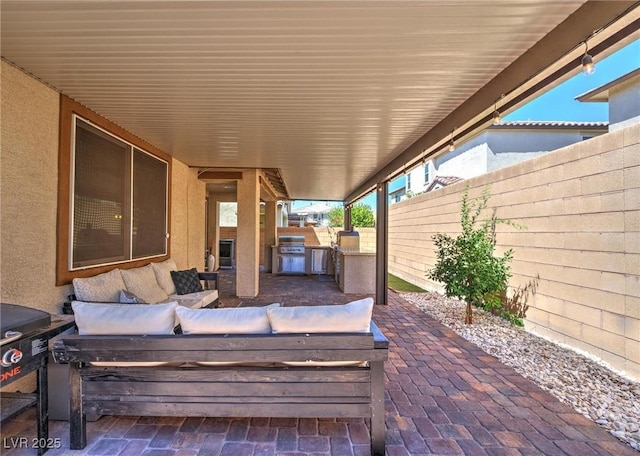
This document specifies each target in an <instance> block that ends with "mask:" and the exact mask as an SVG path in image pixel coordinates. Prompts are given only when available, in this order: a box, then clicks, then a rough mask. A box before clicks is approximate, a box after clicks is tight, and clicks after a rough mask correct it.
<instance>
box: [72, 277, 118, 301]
mask: <svg viewBox="0 0 640 456" xmlns="http://www.w3.org/2000/svg"><path fill="white" fill-rule="evenodd" d="M123 289H126V285H125V283H124V281H123V280H122V275H121V274H120V269H114V270H112V271H109V272H105V273H103V274H98V275H97V276H94V277H87V278H76V279H73V292H74V293H75V295H76V299H77V300H79V301H88V302H119V300H120V290H123Z"/></svg>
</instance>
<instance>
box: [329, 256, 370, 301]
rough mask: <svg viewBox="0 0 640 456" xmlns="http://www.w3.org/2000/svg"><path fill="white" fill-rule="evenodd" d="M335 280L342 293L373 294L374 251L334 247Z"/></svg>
mask: <svg viewBox="0 0 640 456" xmlns="http://www.w3.org/2000/svg"><path fill="white" fill-rule="evenodd" d="M335 253H336V269H337V270H336V281H337V282H338V286H339V287H340V289H341V290H342V291H343V292H344V293H358V294H375V292H376V252H374V251H372V250H366V249H341V248H340V247H337V248H336V252H335Z"/></svg>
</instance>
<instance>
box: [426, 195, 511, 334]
mask: <svg viewBox="0 0 640 456" xmlns="http://www.w3.org/2000/svg"><path fill="white" fill-rule="evenodd" d="M468 191H469V189H468V188H467V190H465V192H464V194H463V195H462V207H461V211H460V212H461V218H460V222H461V227H462V233H461V234H460V235H458V236H457V237H455V238H454V237H452V236H450V235H448V234H442V233H438V234H436V235H435V236H433V240H434V243H435V245H436V264H435V267H434V268H433V269H431V270H430V271H429V273H428V274H427V276H428V277H429V278H430V279H432V280H437V281H439V282H442V283H444V287H445V292H446V295H447V296H449V297H457V298H460V299H462V300H464V301H465V302H466V303H467V309H466V316H465V323H467V324H471V323H472V321H473V317H472V305H474V306H477V307H481V308H484V309H486V310H489V311H491V310H493V309H498V308H500V307H502V301H501V299H500V294H501V292H504V291H505V290H506V289H507V286H508V284H509V278H510V277H511V272H510V268H509V262H510V261H511V259H512V257H513V251H512V250H511V249H509V250H507V251H506V252H505V253H504V254H503V255H502V256H501V257H497V256H495V255H494V251H495V227H496V224H498V223H506V224H509V225H513V226H516V227H518V228H520V227H519V226H518V225H516V224H514V223H513V222H511V221H510V220H503V219H498V218H497V217H496V215H495V211H494V213H493V215H492V216H491V217H490V218H489V219H486V220H484V221H480V220H479V217H480V214H481V213H482V211H484V210H485V209H486V207H487V202H488V201H489V196H490V195H489V189H488V188H485V190H484V191H483V193H482V195H481V196H480V197H478V198H476V199H473V200H471V201H470V200H469V197H468Z"/></svg>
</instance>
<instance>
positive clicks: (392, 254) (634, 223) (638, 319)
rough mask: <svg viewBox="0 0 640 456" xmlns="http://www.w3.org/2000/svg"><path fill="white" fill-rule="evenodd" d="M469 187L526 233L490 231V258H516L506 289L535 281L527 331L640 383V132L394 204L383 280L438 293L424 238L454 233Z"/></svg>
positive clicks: (639, 128) (431, 250)
mask: <svg viewBox="0 0 640 456" xmlns="http://www.w3.org/2000/svg"><path fill="white" fill-rule="evenodd" d="M467 186H468V188H469V195H470V197H476V196H478V195H480V194H481V192H482V190H483V189H484V188H485V187H486V186H489V187H490V193H491V198H490V200H489V208H490V209H491V208H495V209H496V210H497V216H498V217H500V218H506V219H511V220H513V221H514V222H516V223H518V224H521V225H524V226H525V227H526V228H527V229H526V230H518V229H516V228H513V227H511V226H507V225H499V226H498V228H497V250H498V253H502V252H504V251H505V250H506V249H509V248H511V249H513V250H514V260H513V261H512V263H511V266H512V273H513V276H512V278H511V281H510V287H511V289H515V288H517V287H522V286H524V285H526V284H527V283H528V282H529V281H532V280H536V278H537V277H539V279H537V280H538V287H537V292H536V293H535V295H533V296H531V297H530V299H529V311H528V313H527V317H526V323H525V326H526V329H527V330H528V331H531V332H533V333H535V334H538V335H540V336H543V337H546V338H548V339H552V340H554V341H557V342H560V343H564V344H567V345H569V346H571V347H574V348H576V349H579V350H583V351H586V352H588V353H591V354H593V355H595V356H597V357H598V358H600V359H602V360H604V361H605V362H606V363H608V364H609V365H610V366H611V367H613V368H614V369H616V370H618V371H623V372H625V373H626V374H627V375H628V376H630V377H633V378H635V379H637V380H640V276H639V274H640V125H633V126H630V127H627V128H625V129H622V130H619V131H616V132H612V133H608V134H606V135H602V136H599V137H596V138H593V139H589V140H587V141H583V142H581V143H577V144H574V145H571V146H568V147H564V148H562V149H558V150H556V151H553V152H550V153H547V154H545V155H542V156H539V157H536V158H533V159H531V160H528V161H525V162H522V163H519V164H517V165H513V166H510V167H508V168H503V169H500V170H497V171H494V172H491V173H489V174H486V175H483V176H479V177H477V178H473V179H469V180H467V181H464V182H460V183H457V184H454V185H451V186H449V187H445V188H443V189H440V190H437V191H434V192H431V193H426V194H423V195H419V196H417V197H414V198H410V199H408V200H405V201H402V202H399V203H395V204H392V205H391V206H390V208H389V272H390V273H392V274H394V275H397V276H399V277H401V278H403V279H405V280H407V281H409V282H411V283H413V284H416V285H418V286H420V287H422V288H425V289H428V290H434V291H440V292H441V291H442V287H441V286H440V285H439V284H437V283H433V282H431V281H429V280H428V279H427V278H426V275H425V274H426V273H427V271H428V270H429V269H430V268H432V267H433V265H434V262H435V246H434V244H433V241H432V236H433V235H434V234H436V233H439V232H442V233H450V234H452V235H455V234H457V233H459V232H460V228H459V225H460V202H461V198H462V194H463V193H464V191H465V188H467ZM490 214H491V212H490V210H488V211H487V215H488V216H489V215H490ZM461 309H462V308H461ZM461 318H462V313H461Z"/></svg>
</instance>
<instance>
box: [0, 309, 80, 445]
mask: <svg viewBox="0 0 640 456" xmlns="http://www.w3.org/2000/svg"><path fill="white" fill-rule="evenodd" d="M0 322H1V324H0V331H1V334H0V336H1V338H2V340H0V348H1V349H2V350H1V354H2V358H1V361H0V368H1V370H0V387H4V386H7V385H9V384H11V383H13V382H15V381H16V380H18V379H21V378H23V377H24V376H26V375H27V374H30V373H32V372H34V371H37V373H38V379H37V382H38V392H37V394H23V393H7V392H3V393H2V413H1V419H0V421H4V420H6V419H8V418H10V417H11V416H13V415H15V414H17V413H19V412H21V411H22V410H24V409H25V408H26V407H28V406H30V405H32V404H35V403H37V406H38V440H37V443H38V445H33V447H34V448H35V447H37V449H38V454H43V453H44V452H45V451H46V450H47V449H48V447H54V446H55V444H54V443H55V442H56V441H57V440H55V439H52V440H51V441H49V439H48V434H49V427H48V426H49V420H48V415H49V412H48V400H47V399H48V398H47V393H48V391H47V385H48V383H47V363H48V356H49V339H51V338H52V337H54V336H57V335H58V334H60V333H61V332H63V331H66V330H68V329H69V328H73V326H74V324H75V323H74V321H73V317H66V316H61V315H60V316H54V317H53V318H52V316H51V315H50V314H48V313H47V312H43V311H41V310H37V309H31V308H29V307H24V306H18V305H15V304H4V303H0Z"/></svg>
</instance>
